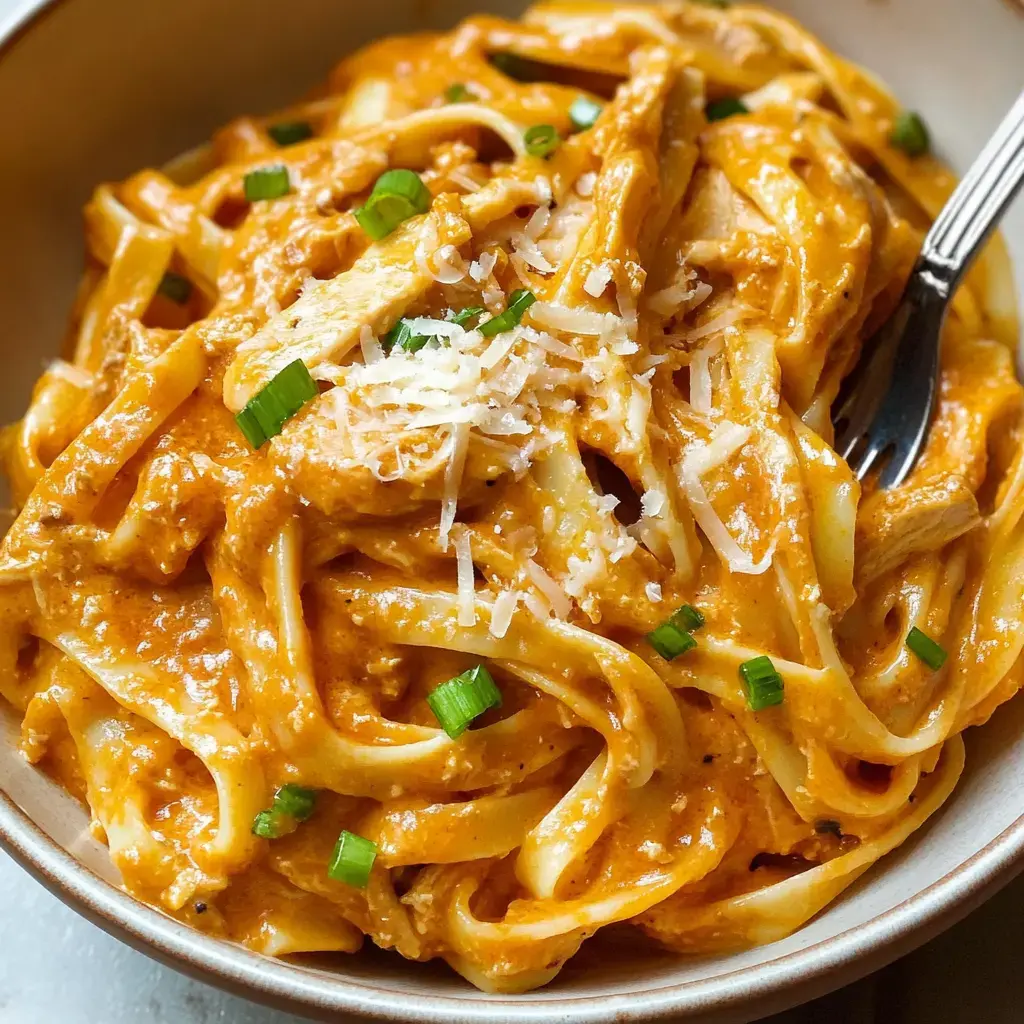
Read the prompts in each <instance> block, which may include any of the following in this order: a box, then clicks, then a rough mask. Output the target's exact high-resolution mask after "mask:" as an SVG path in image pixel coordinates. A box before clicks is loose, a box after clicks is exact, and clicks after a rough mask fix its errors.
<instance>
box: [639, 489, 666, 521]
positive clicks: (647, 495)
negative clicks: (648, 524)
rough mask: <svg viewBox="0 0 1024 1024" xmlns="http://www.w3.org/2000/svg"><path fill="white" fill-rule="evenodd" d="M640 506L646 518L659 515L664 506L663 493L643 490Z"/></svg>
mask: <svg viewBox="0 0 1024 1024" xmlns="http://www.w3.org/2000/svg"><path fill="white" fill-rule="evenodd" d="M640 507H641V508H642V509H643V512H644V516H645V517H647V518H648V519H650V518H653V517H655V516H660V515H661V513H662V511H663V509H664V508H665V495H664V494H662V492H661V491H644V493H643V496H642V497H641V498H640Z"/></svg>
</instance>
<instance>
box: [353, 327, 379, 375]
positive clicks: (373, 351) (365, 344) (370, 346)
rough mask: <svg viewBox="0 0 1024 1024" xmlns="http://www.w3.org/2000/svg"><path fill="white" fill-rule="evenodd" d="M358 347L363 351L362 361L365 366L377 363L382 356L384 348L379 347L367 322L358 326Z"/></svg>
mask: <svg viewBox="0 0 1024 1024" xmlns="http://www.w3.org/2000/svg"><path fill="white" fill-rule="evenodd" d="M359 348H360V349H361V351H362V353H363V362H364V363H365V364H366V365H367V366H369V365H370V364H372V363H379V362H380V361H381V360H382V359H383V358H384V349H382V348H381V347H380V342H379V341H378V340H377V336H376V335H375V334H374V333H373V328H371V327H370V326H369V324H363V326H362V327H360V328H359Z"/></svg>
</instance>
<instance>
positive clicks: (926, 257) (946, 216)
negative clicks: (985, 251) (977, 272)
mask: <svg viewBox="0 0 1024 1024" xmlns="http://www.w3.org/2000/svg"><path fill="white" fill-rule="evenodd" d="M1021 185H1024V92H1022V93H1021V94H1020V96H1018V97H1017V102H1016V103H1014V105H1013V107H1012V108H1011V110H1010V112H1009V113H1008V114H1007V115H1006V117H1005V118H1003V121H1002V123H1001V124H1000V125H999V127H998V128H997V129H996V132H995V134H994V135H993V136H992V138H991V139H990V140H989V142H988V144H987V145H986V146H985V148H984V149H983V150H982V151H981V155H980V156H979V157H978V159H977V160H975V161H974V163H973V164H972V165H971V169H970V170H969V171H968V172H967V174H965V175H964V178H963V180H962V181H961V182H960V184H959V185H958V186H957V188H956V190H955V191H954V192H953V195H952V196H951V197H950V199H949V202H947V203H946V205H945V206H944V207H943V209H942V212H941V213H940V214H939V216H938V218H937V219H936V221H935V223H934V224H933V225H932V228H931V230H930V231H929V232H928V235H927V236H926V237H925V240H924V245H923V246H922V248H921V256H920V259H919V260H918V273H919V274H920V275H921V276H923V277H924V278H925V279H926V280H928V283H929V284H931V285H932V286H933V287H934V288H935V289H936V290H937V291H938V292H939V293H940V295H941V296H942V297H943V298H948V297H949V296H950V295H952V293H953V291H954V290H955V289H956V286H957V285H958V284H959V283H960V281H961V279H962V278H963V276H964V274H965V273H966V272H967V270H968V269H969V268H970V265H971V263H972V262H973V261H974V257H975V256H976V255H977V254H978V252H979V251H980V249H981V247H982V246H983V245H984V243H985V241H986V239H987V238H988V236H989V235H990V234H991V233H992V231H993V229H994V228H995V226H996V224H998V223H999V219H1000V217H1002V215H1003V213H1004V212H1005V210H1006V208H1007V207H1008V206H1009V205H1010V202H1011V201H1012V200H1013V198H1014V196H1015V195H1016V194H1017V192H1018V191H1019V190H1020V188H1021Z"/></svg>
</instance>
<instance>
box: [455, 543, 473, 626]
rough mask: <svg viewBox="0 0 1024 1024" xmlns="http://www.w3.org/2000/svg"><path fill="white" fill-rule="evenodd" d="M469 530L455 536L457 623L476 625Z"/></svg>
mask: <svg viewBox="0 0 1024 1024" xmlns="http://www.w3.org/2000/svg"><path fill="white" fill-rule="evenodd" d="M470 545H471V537H470V533H469V530H467V529H465V528H463V529H461V530H459V532H458V535H457V536H456V537H455V564H456V570H457V573H458V581H459V620H458V621H459V625H460V626H475V625H476V593H475V588H474V586H473V551H472V548H471V546H470Z"/></svg>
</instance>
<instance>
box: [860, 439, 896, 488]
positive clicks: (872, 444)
mask: <svg viewBox="0 0 1024 1024" xmlns="http://www.w3.org/2000/svg"><path fill="white" fill-rule="evenodd" d="M888 447H889V444H888V442H885V443H882V444H880V443H879V442H878V439H877V438H875V437H870V438H869V439H868V446H867V447H866V448H865V449H864V451H863V452H862V453H861V456H860V458H859V459H857V460H856V461H855V463H853V464H851V465H850V469H852V470H853V473H854V476H856V477H857V479H858V480H863V479H864V477H866V476H867V475H868V473H870V472H871V467H872V466H873V465H874V464H875V462H876V460H877V459H878V456H879V455H881V454H882V452H884V451H885V450H886V448H888Z"/></svg>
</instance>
